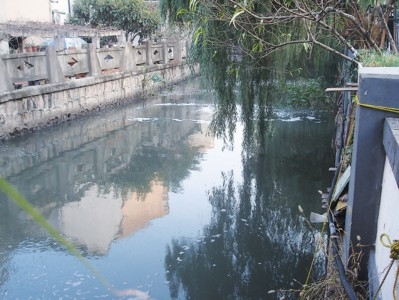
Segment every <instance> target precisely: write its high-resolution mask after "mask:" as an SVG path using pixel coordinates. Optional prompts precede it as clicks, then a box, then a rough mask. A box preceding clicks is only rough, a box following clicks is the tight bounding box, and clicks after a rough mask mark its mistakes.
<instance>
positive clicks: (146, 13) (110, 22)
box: [70, 0, 160, 38]
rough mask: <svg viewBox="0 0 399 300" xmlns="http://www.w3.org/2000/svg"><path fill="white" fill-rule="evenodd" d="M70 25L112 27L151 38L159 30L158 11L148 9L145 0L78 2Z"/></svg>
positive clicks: (86, 0) (78, 0)
mask: <svg viewBox="0 0 399 300" xmlns="http://www.w3.org/2000/svg"><path fill="white" fill-rule="evenodd" d="M73 11H74V14H73V17H72V18H71V20H70V23H72V24H77V25H84V26H92V27H112V28H118V29H122V30H124V31H126V33H127V34H129V33H133V34H139V35H140V37H141V38H145V37H147V36H150V35H151V34H152V33H154V32H155V30H156V29H157V28H158V25H159V22H160V16H159V13H158V11H157V10H154V9H150V8H149V7H147V6H146V5H145V3H144V1H143V0H76V1H75V3H74V7H73Z"/></svg>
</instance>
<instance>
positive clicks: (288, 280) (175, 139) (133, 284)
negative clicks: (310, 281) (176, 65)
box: [0, 79, 334, 299]
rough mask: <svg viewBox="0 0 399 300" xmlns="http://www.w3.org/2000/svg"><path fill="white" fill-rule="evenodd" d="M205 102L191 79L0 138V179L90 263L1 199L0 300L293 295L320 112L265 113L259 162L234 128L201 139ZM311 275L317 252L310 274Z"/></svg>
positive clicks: (306, 249) (322, 180)
mask: <svg viewBox="0 0 399 300" xmlns="http://www.w3.org/2000/svg"><path fill="white" fill-rule="evenodd" d="M212 103H213V99H212V94H211V93H209V92H206V91H205V89H203V88H202V87H201V85H200V84H199V79H194V80H192V81H189V82H185V83H182V84H181V85H179V86H175V87H173V88H171V89H169V90H167V91H165V92H163V93H161V94H160V95H158V96H154V97H150V98H149V99H147V100H143V101H140V102H139V103H135V104H130V105H127V106H120V107H115V108H113V109H110V110H107V111H103V112H99V113H96V114H94V115H92V116H90V117H87V118H83V119H79V120H74V121H71V122H68V123H64V124H61V125H59V126H56V127H53V128H47V129H44V130H41V131H38V132H35V133H34V134H29V135H25V136H22V137H19V138H15V139H13V140H10V141H8V142H3V143H1V144H0V176H1V177H5V178H6V179H7V180H8V181H9V182H10V183H11V184H13V185H14V186H15V187H16V189H17V190H18V191H19V192H20V193H22V194H23V195H24V196H25V197H26V198H27V199H28V200H29V201H30V203H32V204H33V205H34V207H35V208H36V209H37V210H38V211H39V212H40V213H41V214H42V215H43V216H44V217H45V218H46V219H47V220H48V221H49V223H50V224H51V225H52V226H54V228H56V229H57V230H58V231H59V232H60V233H61V234H62V235H63V236H64V237H65V238H67V239H68V240H69V241H71V242H72V243H73V244H74V245H75V247H76V249H77V250H79V251H80V252H81V253H82V255H83V256H84V258H85V259H86V260H87V262H88V263H89V264H90V265H91V267H92V268H89V267H88V266H87V265H85V264H84V263H82V262H81V261H80V260H79V259H77V258H76V257H75V256H74V255H72V254H71V253H69V252H68V251H67V250H65V249H64V248H63V247H62V246H60V245H59V244H57V242H55V241H54V240H53V239H52V238H51V237H50V236H49V235H48V234H47V233H46V232H45V231H44V229H43V228H41V227H40V226H39V225H38V224H37V223H36V222H34V221H33V220H32V219H31V218H30V217H29V216H27V215H26V214H25V212H23V211H21V209H19V208H18V207H17V206H16V205H15V204H14V203H13V201H12V200H10V199H8V198H7V197H6V196H5V195H4V194H1V193H0V298H2V299H96V298H103V299H117V298H119V297H122V298H125V299H135V297H136V298H137V299H146V295H147V294H148V295H149V297H151V299H279V298H280V297H281V296H282V295H283V293H277V294H269V293H268V291H269V290H272V289H273V290H277V289H297V288H299V287H300V284H301V283H304V281H305V279H306V276H307V272H308V270H309V267H310V264H311V260H312V258H313V255H314V253H315V241H316V240H317V238H319V237H320V234H319V228H317V226H315V227H314V228H311V227H310V226H309V224H308V223H307V222H306V221H305V220H304V218H303V215H301V214H300V212H299V211H298V205H301V206H302V208H303V209H304V212H305V215H306V216H309V214H310V211H315V212H321V201H320V195H319V193H318V190H325V189H326V188H327V186H329V182H330V180H331V176H332V174H330V173H329V172H328V168H329V167H330V166H331V165H332V164H333V159H334V157H333V149H332V148H331V138H332V136H333V118H332V113H331V112H325V111H324V112H322V111H320V112H311V113H310V112H303V111H299V112H294V111H284V110H277V111H276V116H275V118H274V119H273V120H272V121H271V123H270V128H269V130H270V134H269V135H268V136H269V138H268V139H267V140H266V142H265V143H266V144H265V145H264V146H263V147H264V149H265V151H264V153H262V154H257V153H256V151H253V153H246V152H245V151H244V149H243V147H242V142H243V138H244V137H243V131H242V127H243V126H242V124H240V123H239V122H238V123H237V130H236V132H235V135H234V144H233V145H232V146H231V147H226V145H225V144H224V143H223V141H221V140H219V139H217V138H215V137H213V136H212V135H209V134H208V126H209V124H210V121H211V119H212V115H213V112H214V106H213V104H212ZM323 267H324V260H323V255H319V256H318V258H317V259H316V265H315V272H314V273H313V276H317V273H322V272H323ZM94 269H95V270H94ZM108 284H109V285H111V286H112V287H113V289H114V291H110V290H109V289H107V286H108ZM289 298H293V299H294V298H295V296H294V295H291V296H290V294H287V295H286V298H285V299H289Z"/></svg>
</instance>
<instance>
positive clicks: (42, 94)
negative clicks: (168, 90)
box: [0, 64, 192, 140]
mask: <svg viewBox="0 0 399 300" xmlns="http://www.w3.org/2000/svg"><path fill="white" fill-rule="evenodd" d="M191 75H192V71H191V70H190V68H189V66H188V65H186V64H181V65H176V64H163V65H153V66H147V67H146V68H143V69H141V70H139V71H136V72H132V71H130V72H118V73H114V74H109V75H99V76H95V77H87V78H81V79H77V80H69V81H66V82H64V83H59V84H46V85H39V86H30V87H26V88H23V89H19V90H15V91H13V92H9V93H5V94H3V95H0V140H4V139H8V138H10V137H12V136H13V135H16V134H21V133H24V132H28V131H32V130H35V129H38V128H40V127H43V126H48V125H51V124H55V123H59V122H62V121H65V120H69V119H73V118H75V117H77V116H79V115H81V114H85V113H88V112H90V111H92V110H95V109H97V110H98V109H101V108H102V107H105V106H109V105H116V104H119V103H121V102H123V101H132V100H133V99H134V98H135V97H140V96H142V95H143V94H145V93H149V92H151V91H155V90H156V89H159V88H162V87H165V85H169V84H174V83H176V82H178V81H181V80H184V79H186V78H188V77H189V76H191Z"/></svg>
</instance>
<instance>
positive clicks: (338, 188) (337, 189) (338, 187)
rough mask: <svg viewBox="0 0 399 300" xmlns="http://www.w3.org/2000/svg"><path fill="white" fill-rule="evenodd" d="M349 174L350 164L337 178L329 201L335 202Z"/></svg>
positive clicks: (347, 180) (346, 182)
mask: <svg viewBox="0 0 399 300" xmlns="http://www.w3.org/2000/svg"><path fill="white" fill-rule="evenodd" d="M350 175H351V166H348V167H347V168H346V170H345V172H344V174H342V176H341V177H340V178H339V180H338V183H337V185H336V187H335V190H334V195H333V197H332V198H331V202H335V201H336V200H337V199H338V197H339V196H340V195H341V193H342V191H343V190H344V188H345V187H346V185H347V184H348V182H349V178H350Z"/></svg>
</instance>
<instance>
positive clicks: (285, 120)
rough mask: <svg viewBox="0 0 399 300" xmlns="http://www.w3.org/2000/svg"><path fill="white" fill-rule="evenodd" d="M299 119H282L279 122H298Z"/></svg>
mask: <svg viewBox="0 0 399 300" xmlns="http://www.w3.org/2000/svg"><path fill="white" fill-rule="evenodd" d="M300 120H301V118H300V117H293V118H289V119H282V120H281V121H283V122H297V121H300Z"/></svg>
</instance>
